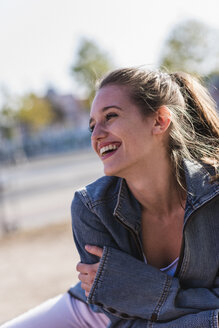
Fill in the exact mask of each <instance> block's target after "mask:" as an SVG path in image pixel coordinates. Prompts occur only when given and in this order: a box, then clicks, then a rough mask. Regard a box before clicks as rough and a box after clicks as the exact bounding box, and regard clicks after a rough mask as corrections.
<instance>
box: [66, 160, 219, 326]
mask: <svg viewBox="0 0 219 328" xmlns="http://www.w3.org/2000/svg"><path fill="white" fill-rule="evenodd" d="M184 170H185V177H186V185H187V202H186V209H185V216H184V229H183V242H182V249H181V253H180V257H179V262H178V266H177V269H176V273H175V275H174V277H171V276H168V275H167V274H165V273H163V272H161V271H160V270H159V269H157V268H155V267H152V266H150V265H149V264H146V263H145V262H144V257H143V250H142V242H141V206H140V204H139V203H138V201H137V200H136V199H135V198H134V196H133V195H132V193H131V192H130V190H129V189H128V186H127V184H126V181H125V180H124V179H121V178H118V177H107V176H105V177H102V178H100V179H98V180H97V181H96V182H94V183H92V184H90V185H88V186H86V187H85V188H83V189H81V190H79V191H77V192H76V193H75V197H74V199H73V202H72V227H73V235H74V240H75V243H76V246H77V249H78V252H79V254H80V258H81V262H83V263H87V264H91V263H96V262H98V261H99V260H100V259H99V258H98V257H96V256H94V255H91V254H89V253H88V252H86V250H85V248H84V247H85V245H86V244H91V245H96V246H99V247H103V256H102V258H101V260H100V265H99V269H98V272H97V275H96V278H95V281H94V283H93V286H92V289H91V291H90V293H89V296H88V298H86V297H85V293H84V291H83V290H82V288H81V286H80V283H79V284H77V285H76V286H75V287H72V288H71V289H70V291H69V292H70V293H71V294H72V295H73V296H74V297H77V298H79V299H80V300H82V301H84V302H87V303H89V304H90V306H91V307H92V308H93V310H94V311H102V312H104V313H105V314H106V315H107V316H108V317H109V318H110V320H111V324H110V326H109V327H111V328H115V327H124V328H129V327H133V328H135V327H136V328H137V327H138V328H141V327H158V328H159V327H167V328H168V327H171V328H178V327H194V328H196V327H197V328H198V327H199V328H200V327H211V328H216V327H218V311H219V185H218V182H212V183H211V182H210V178H211V176H210V170H211V168H207V167H205V168H204V167H203V166H201V165H200V164H198V163H193V162H189V161H184Z"/></svg>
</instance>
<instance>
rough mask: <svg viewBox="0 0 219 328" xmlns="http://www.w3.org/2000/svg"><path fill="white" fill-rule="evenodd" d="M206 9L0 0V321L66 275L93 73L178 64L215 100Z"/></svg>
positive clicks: (83, 177)
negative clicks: (71, 210)
mask: <svg viewBox="0 0 219 328" xmlns="http://www.w3.org/2000/svg"><path fill="white" fill-rule="evenodd" d="M218 13H219V3H218V0H209V1H208V2H207V3H205V2H200V1H199V0H197V1H196V0H184V1H183V2H176V1H173V0H166V1H161V0H160V1H159V0H155V1H153V2H151V1H147V0H136V1H134V2H133V1H131V0H111V1H103V0H92V1H89V0H80V1H73V0H37V1H36V0H0V47H1V51H0V263H1V265H0V323H2V322H4V321H5V320H8V319H10V318H12V317H14V316H15V315H18V314H19V313H22V312H23V311H25V310H27V309H29V308H31V307H33V306H35V305H37V304H38V303H40V302H42V301H43V300H46V299H47V298H48V297H52V296H55V295H57V294H58V293H61V292H65V291H66V290H67V289H68V288H69V287H70V285H72V284H74V283H75V282H76V281H77V274H76V273H75V265H76V263H77V261H78V255H77V252H76V250H75V247H74V243H73V240H72V234H71V222H70V221H71V217H70V205H71V200H72V198H73V195H74V191H75V190H76V189H78V188H80V187H81V186H83V185H85V184H88V183H90V182H91V181H93V180H95V179H96V178H98V177H99V176H101V175H102V174H103V173H102V167H101V163H99V161H98V159H97V158H96V156H95V154H93V152H92V150H91V147H90V135H89V132H88V119H89V108H90V104H91V101H92V98H93V96H94V93H95V81H96V80H97V79H98V78H99V77H101V76H102V75H103V74H104V73H106V72H107V71H108V70H110V69H113V68H117V67H121V66H140V65H144V66H145V67H148V68H160V67H161V68H163V69H165V70H168V71H174V70H184V71H187V72H190V73H193V74H195V75H198V76H201V77H202V79H203V81H204V83H205V85H206V86H207V88H208V89H209V92H210V93H211V94H212V96H213V97H214V99H215V101H216V102H217V103H219V90H218V89H219V42H218V40H219V17H218Z"/></svg>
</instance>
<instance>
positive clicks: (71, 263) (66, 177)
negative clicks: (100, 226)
mask: <svg viewBox="0 0 219 328" xmlns="http://www.w3.org/2000/svg"><path fill="white" fill-rule="evenodd" d="M0 173H1V176H0V180H1V181H2V182H3V183H4V185H5V190H4V193H3V194H1V202H0V206H1V208H0V219H1V223H2V222H3V220H7V222H10V223H12V224H14V225H16V226H18V228H19V230H18V231H17V232H13V233H10V234H8V235H5V236H4V237H1V238H0V324H1V323H3V322H4V321H6V320H8V319H10V318H13V317H14V316H16V315H18V314H20V313H23V312H24V311H26V310H28V309H30V308H32V307H33V306H35V305H37V304H39V303H41V302H42V301H44V300H46V299H48V298H49V297H53V296H55V295H57V294H59V293H63V292H65V291H66V290H67V289H68V288H69V286H70V285H72V284H74V283H75V282H76V281H77V273H76V271H75V266H76V263H77V262H78V260H79V258H78V254H77V251H76V249H75V246H74V243H73V239H72V233H71V224H70V204H71V200H72V197H73V194H74V191H75V189H77V188H79V187H80V186H82V185H84V184H87V183H89V182H91V181H93V180H94V179H96V178H98V177H99V176H100V175H102V167H101V163H99V161H98V159H97V158H96V156H95V155H94V154H93V153H91V152H90V151H83V152H80V153H75V154H68V155H62V156H58V157H53V158H47V159H43V160H37V161H34V162H29V163H23V164H20V165H18V166H16V167H4V168H1V172H0Z"/></svg>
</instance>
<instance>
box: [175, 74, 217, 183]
mask: <svg viewBox="0 0 219 328" xmlns="http://www.w3.org/2000/svg"><path fill="white" fill-rule="evenodd" d="M170 76H171V79H172V80H173V81H175V82H176V83H177V84H178V86H179V88H180V91H181V94H182V95H183V98H184V101H185V105H186V106H185V107H186V110H187V111H188V112H189V116H190V117H191V119H192V124H193V128H194V132H195V136H196V138H195V143H194V145H191V147H190V153H191V154H192V155H193V156H194V157H195V159H196V160H201V161H203V162H205V163H207V164H211V165H212V164H213V166H214V167H215V176H214V177H213V180H219V174H218V165H219V117H218V114H217V111H216V104H215V102H214V100H213V99H212V97H211V96H210V94H209V92H208V91H207V89H206V88H205V87H204V86H203V85H202V84H201V83H200V82H199V81H198V80H197V79H196V78H194V77H192V76H191V75H189V74H187V73H183V72H177V73H173V74H170Z"/></svg>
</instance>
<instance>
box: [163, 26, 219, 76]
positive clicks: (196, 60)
mask: <svg viewBox="0 0 219 328" xmlns="http://www.w3.org/2000/svg"><path fill="white" fill-rule="evenodd" d="M218 39H219V32H218V30H214V29H212V28H210V27H208V26H207V25H205V24H203V23H202V22H199V21H195V20H187V21H183V22H181V23H179V24H178V25H176V26H175V27H174V28H173V30H172V31H171V32H170V34H169V36H168V38H167V40H166V41H165V43H164V46H163V49H162V51H161V57H160V66H161V67H162V68H166V69H167V70H168V71H176V70H182V71H186V72H190V73H194V74H198V75H204V76H206V75H210V74H212V73H215V72H219V43H218Z"/></svg>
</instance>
